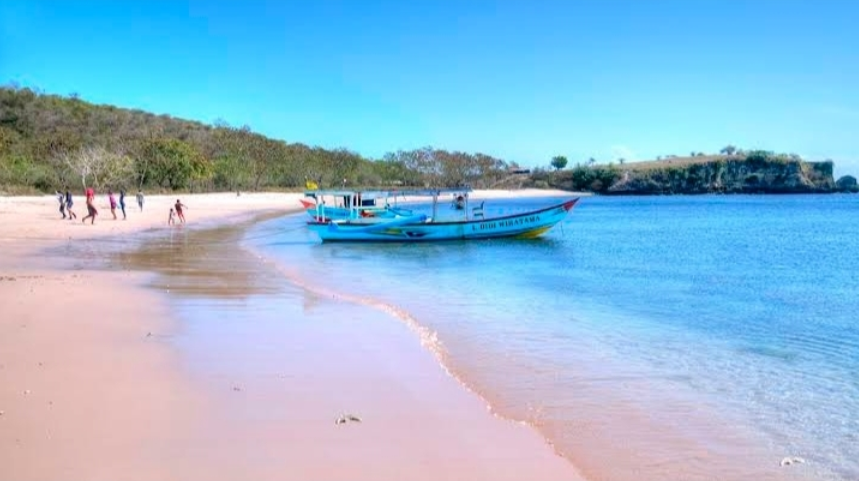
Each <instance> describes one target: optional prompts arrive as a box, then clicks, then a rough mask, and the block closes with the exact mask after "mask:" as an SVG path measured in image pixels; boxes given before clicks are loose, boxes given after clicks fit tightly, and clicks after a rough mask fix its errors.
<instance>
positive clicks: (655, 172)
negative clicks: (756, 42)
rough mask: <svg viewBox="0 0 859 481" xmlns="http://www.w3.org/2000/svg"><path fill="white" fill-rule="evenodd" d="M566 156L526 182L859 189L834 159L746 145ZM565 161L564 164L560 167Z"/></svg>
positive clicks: (682, 190)
mask: <svg viewBox="0 0 859 481" xmlns="http://www.w3.org/2000/svg"><path fill="white" fill-rule="evenodd" d="M565 160H566V159H565V158H564V157H561V156H559V157H555V158H554V159H552V166H553V167H554V171H550V170H541V169H538V170H537V171H536V172H529V174H530V176H531V179H530V181H529V182H523V185H533V186H543V185H544V186H547V187H553V188H561V189H568V190H582V191H590V192H595V193H600V194H605V195H670V194H811V193H835V192H854V193H855V192H859V186H857V181H856V178H855V177H853V176H850V175H845V176H843V177H841V178H839V179H838V180H837V181H836V180H835V179H834V177H833V167H834V163H833V162H832V161H831V160H826V161H823V162H809V161H805V160H803V159H802V158H801V157H799V156H798V155H796V154H776V153H774V152H771V151H764V150H751V151H743V150H741V149H737V148H735V147H733V146H727V147H725V148H724V149H722V152H720V153H719V154H716V155H705V154H703V153H697V154H693V155H690V156H688V157H677V156H674V155H669V156H666V157H664V158H659V159H657V160H654V161H647V162H634V163H625V162H624V161H623V159H620V160H619V162H617V163H610V164H608V165H595V164H594V163H593V162H590V163H588V164H585V165H581V164H579V165H576V166H575V167H573V168H572V169H563V168H562V167H563V166H564V165H565V164H566V162H565ZM559 166H560V168H559Z"/></svg>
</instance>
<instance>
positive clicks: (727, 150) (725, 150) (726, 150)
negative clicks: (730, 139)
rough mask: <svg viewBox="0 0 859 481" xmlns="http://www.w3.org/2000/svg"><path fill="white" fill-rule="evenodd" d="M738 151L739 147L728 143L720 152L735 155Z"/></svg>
mask: <svg viewBox="0 0 859 481" xmlns="http://www.w3.org/2000/svg"><path fill="white" fill-rule="evenodd" d="M736 151H737V148H736V147H734V146H733V145H726V146H724V147H722V150H720V151H719V153H720V154H725V155H734V153H735V152H736Z"/></svg>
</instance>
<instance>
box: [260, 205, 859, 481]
mask: <svg viewBox="0 0 859 481" xmlns="http://www.w3.org/2000/svg"><path fill="white" fill-rule="evenodd" d="M553 200H554V199H535V200H516V201H503V200H496V201H488V202H487V207H486V210H487V215H492V214H493V213H501V212H514V211H521V210H524V209H528V208H533V207H538V206H545V205H548V204H550V203H551V202H552V201H553ZM305 220H306V219H305V218H304V217H303V216H292V217H287V218H282V219H277V220H273V221H268V222H265V223H263V224H260V225H259V226H257V227H255V228H254V229H252V230H251V231H250V232H249V233H248V235H247V238H246V241H245V242H246V244H247V245H248V246H250V247H252V248H253V249H254V250H255V251H257V252H260V253H262V254H264V255H265V256H266V257H269V258H271V259H274V260H276V261H277V263H278V264H279V269H280V272H281V273H282V274H284V275H285V276H286V277H287V278H289V279H290V280H292V281H293V282H296V283H298V284H301V285H303V286H305V287H308V288H310V289H315V290H317V291H318V292H326V293H333V294H335V295H339V296H341V297H343V298H346V299H347V300H352V301H355V302H360V303H363V304H366V305H370V306H374V307H378V308H382V309H383V310H386V311H387V312H390V313H392V314H394V315H395V316H396V317H400V318H404V319H406V320H408V321H409V322H413V323H415V327H419V328H421V329H423V331H422V334H421V335H422V336H424V337H425V338H426V339H425V340H426V341H427V345H428V346H429V347H430V348H432V349H434V350H435V351H436V352H437V354H438V355H439V358H440V360H442V361H443V362H444V364H445V365H446V367H447V368H448V369H450V371H451V372H452V373H453V374H454V375H455V376H457V377H458V378H459V379H460V380H461V381H462V382H463V383H464V384H466V385H467V386H468V387H469V388H471V389H474V390H475V391H476V392H478V393H479V394H480V395H481V396H482V397H484V399H486V400H487V402H489V403H490V405H491V406H492V408H493V409H494V410H495V411H496V412H498V413H500V414H502V415H504V416H507V417H510V418H512V419H516V420H522V421H527V422H529V423H531V424H533V425H534V426H536V427H537V428H538V429H539V430H540V431H541V432H542V433H543V434H544V435H545V436H546V438H547V440H548V441H549V442H551V443H553V444H554V445H555V447H556V449H558V451H559V452H561V453H563V454H564V455H566V456H567V457H569V458H570V459H571V460H572V461H573V462H574V463H575V464H576V465H577V466H579V467H580V468H582V470H583V471H584V472H585V474H586V475H587V474H591V475H593V476H594V477H597V478H599V479H631V477H635V478H636V479H664V478H665V477H666V476H671V477H672V478H677V476H680V477H682V478H683V479H750V478H751V477H754V478H757V479H792V478H795V477H796V478H809V479H834V480H842V479H844V480H846V479H856V478H859V461H857V458H859V447H857V446H859V439H857V437H859V374H857V373H859V327H857V325H856V322H855V318H856V313H855V304H854V303H855V299H857V298H859V272H857V270H856V269H855V266H853V265H852V262H854V261H853V259H854V258H855V254H854V253H855V252H856V251H859V235H857V234H859V196H840V195H831V196H703V197H647V198H599V197H591V198H586V199H583V201H582V202H580V204H579V205H578V206H577V207H576V209H575V210H574V211H573V213H572V214H571V215H570V216H569V217H568V218H567V220H566V221H565V222H564V223H562V224H561V225H559V226H557V227H556V228H555V229H553V230H552V231H550V232H549V233H548V234H547V235H546V236H545V237H544V238H542V239H537V240H533V241H526V240H497V241H481V242H450V243H440V244H426V245H419V244H402V245H399V244H397V245H360V244H320V243H319V242H318V241H317V239H316V238H315V237H314V236H313V234H311V233H309V232H308V231H306V230H305V229H303V228H302V223H303V222H304V221H305ZM434 336H437V339H436V338H435V337H434ZM785 456H801V457H803V458H805V460H806V463H804V464H801V465H794V466H788V467H781V466H779V462H780V461H781V459H782V458H783V457H785ZM606 468H608V469H606Z"/></svg>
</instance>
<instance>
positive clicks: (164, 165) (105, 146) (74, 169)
mask: <svg viewBox="0 0 859 481" xmlns="http://www.w3.org/2000/svg"><path fill="white" fill-rule="evenodd" d="M509 167H510V166H509V165H508V163H507V162H505V161H503V160H501V159H497V158H494V157H492V156H489V155H484V154H479V153H478V154H468V153H463V152H448V151H445V150H437V149H433V148H430V147H426V148H422V149H417V150H412V151H397V152H392V153H389V154H387V155H385V157H384V158H382V159H368V158H365V157H363V156H361V155H359V154H357V153H355V152H351V151H349V150H347V149H333V150H331V149H323V148H320V147H311V146H308V145H305V144H301V143H287V142H284V141H282V140H276V139H271V138H268V137H265V136H263V135H260V134H257V133H254V132H252V131H251V130H250V128H248V127H241V128H235V127H231V126H229V125H227V124H226V123H223V122H216V124H214V125H209V124H204V123H201V122H195V121H188V120H182V119H177V118H173V117H170V116H168V115H154V114H152V113H148V112H144V111H141V110H132V109H123V108H118V107H115V106H112V105H95V104H92V103H89V102H86V101H83V100H81V99H80V98H78V97H77V96H74V95H73V96H69V97H62V96H58V95H49V94H44V93H40V92H36V91H33V90H31V89H29V88H17V87H14V86H10V87H0V190H2V191H6V192H24V191H33V190H36V191H42V192H52V191H54V190H55V189H58V188H61V187H63V186H64V185H68V186H69V187H71V188H75V187H76V186H81V187H82V186H84V185H87V186H90V185H91V186H95V187H97V188H114V189H118V188H121V187H125V188H137V187H142V188H147V189H150V190H187V189H190V190H193V191H224V190H260V189H272V188H277V189H301V188H303V187H304V185H305V181H306V180H307V179H311V180H313V181H315V182H317V183H318V184H319V185H320V186H321V187H332V186H339V185H343V182H344V180H345V182H346V184H347V185H350V186H377V187H381V186H396V185H425V186H455V185H462V184H470V185H472V186H474V187H488V186H490V185H491V184H493V183H495V182H496V181H497V180H498V179H500V178H503V177H504V176H506V173H507V171H508V168H509Z"/></svg>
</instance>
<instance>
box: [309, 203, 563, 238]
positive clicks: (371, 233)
mask: <svg viewBox="0 0 859 481" xmlns="http://www.w3.org/2000/svg"><path fill="white" fill-rule="evenodd" d="M578 200H579V199H578V198H576V199H573V200H570V201H567V202H564V203H562V204H558V205H554V206H552V207H547V208H545V209H540V210H536V211H531V212H525V213H521V214H514V215H508V216H503V217H496V218H489V219H477V220H468V221H455V222H428V221H426V220H425V219H423V218H417V217H413V218H408V219H405V220H404V219H398V220H392V221H386V220H380V221H378V222H377V223H370V224H368V223H366V222H325V221H323V222H319V221H311V222H308V224H307V225H308V228H309V229H310V230H312V231H314V232H316V234H317V235H318V236H319V238H320V239H322V241H323V242H430V241H446V240H471V239H475V240H476V239H496V238H504V237H514V238H526V239H527V238H535V237H539V236H540V235H542V234H544V233H545V232H547V231H548V230H549V229H551V228H552V227H553V226H555V225H556V224H557V223H558V222H560V221H562V220H563V219H564V218H565V217H566V216H567V214H568V213H569V212H570V211H571V210H572V209H573V207H574V206H575V205H576V203H577V202H578Z"/></svg>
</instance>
